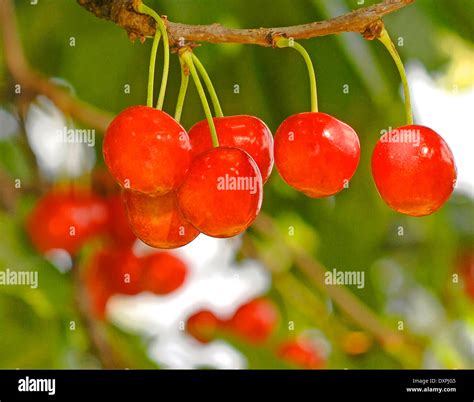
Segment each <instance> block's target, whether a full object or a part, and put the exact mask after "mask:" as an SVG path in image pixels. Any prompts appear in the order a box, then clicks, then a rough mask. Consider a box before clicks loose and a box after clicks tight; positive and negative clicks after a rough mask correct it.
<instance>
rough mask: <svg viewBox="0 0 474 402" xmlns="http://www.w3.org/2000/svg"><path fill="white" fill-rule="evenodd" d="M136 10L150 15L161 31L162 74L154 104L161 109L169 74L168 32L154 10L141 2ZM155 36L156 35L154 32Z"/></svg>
mask: <svg viewBox="0 0 474 402" xmlns="http://www.w3.org/2000/svg"><path fill="white" fill-rule="evenodd" d="M138 12H140V13H142V14H146V15H149V16H150V17H152V18H153V19H154V20H155V21H156V26H157V30H159V31H160V33H161V36H163V50H164V60H163V75H162V77H161V87H160V93H159V94H158V102H157V104H156V108H157V109H159V110H161V109H163V103H164V100H165V94H166V87H167V85H168V74H169V69H170V45H169V39H168V32H167V30H166V26H165V24H164V22H163V20H162V19H161V17H160V16H159V15H158V14H157V13H156V11H155V10H153V9H152V8H150V7H148V6H146V5H145V4H143V3H140V4H139V5H138ZM155 37H156V34H155Z"/></svg>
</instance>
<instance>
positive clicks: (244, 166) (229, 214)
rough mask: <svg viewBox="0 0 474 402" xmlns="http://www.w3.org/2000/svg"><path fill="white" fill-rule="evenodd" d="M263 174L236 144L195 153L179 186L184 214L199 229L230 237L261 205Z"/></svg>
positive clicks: (212, 234) (180, 204)
mask: <svg viewBox="0 0 474 402" xmlns="http://www.w3.org/2000/svg"><path fill="white" fill-rule="evenodd" d="M262 187H263V185H262V177H261V175H260V171H259V170H258V167H257V165H256V163H255V162H254V160H253V159H252V158H251V157H250V156H249V154H247V153H246V152H245V151H243V150H241V149H238V148H229V147H217V148H213V149H211V150H209V151H207V152H205V153H203V154H201V155H199V156H197V157H196V158H195V159H194V160H193V162H192V164H191V167H190V169H189V173H188V176H187V177H186V179H185V180H184V182H183V184H182V186H181V187H180V188H179V190H178V204H179V207H180V208H181V211H182V212H183V215H184V217H185V218H186V219H187V220H188V221H189V222H190V223H191V224H192V225H193V226H194V227H195V228H196V229H198V230H199V231H200V232H203V233H205V234H207V235H209V236H213V237H231V236H235V235H237V234H238V233H240V232H242V231H244V230H245V229H247V228H248V227H249V226H250V225H251V224H252V222H253V221H254V220H255V218H256V217H257V214H258V213H259V211H260V207H261V206H262V196H263V194H262Z"/></svg>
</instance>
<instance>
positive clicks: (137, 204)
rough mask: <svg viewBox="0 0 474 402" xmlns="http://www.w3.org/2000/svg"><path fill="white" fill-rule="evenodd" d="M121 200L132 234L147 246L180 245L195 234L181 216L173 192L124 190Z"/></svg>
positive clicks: (192, 228)
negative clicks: (164, 193)
mask: <svg viewBox="0 0 474 402" xmlns="http://www.w3.org/2000/svg"><path fill="white" fill-rule="evenodd" d="M123 200H124V202H125V206H126V210H127V214H128V219H129V221H130V224H131V226H132V229H133V231H134V233H135V235H136V236H137V237H138V238H139V239H140V240H142V241H143V242H144V243H146V244H148V245H149V246H151V247H156V248H163V249H169V248H177V247H181V246H184V245H185V244H188V243H189V242H191V241H192V240H194V239H195V238H196V237H197V236H198V234H199V232H198V231H197V230H196V229H195V228H194V227H193V226H191V224H190V223H189V222H188V221H186V220H185V219H184V217H183V215H182V213H181V211H180V209H179V208H178V204H177V201H176V194H175V193H174V192H170V193H168V194H166V195H161V196H160V195H156V196H155V195H147V194H140V193H136V192H134V191H127V190H125V191H124V193H123Z"/></svg>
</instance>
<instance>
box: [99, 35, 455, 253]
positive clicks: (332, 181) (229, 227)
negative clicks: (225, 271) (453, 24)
mask: <svg viewBox="0 0 474 402" xmlns="http://www.w3.org/2000/svg"><path fill="white" fill-rule="evenodd" d="M163 34H164V31H163ZM380 40H381V41H382V42H383V43H384V44H385V45H386V46H387V48H388V49H389V50H390V52H391V53H392V56H393V57H394V60H395V61H396V63H397V65H398V66H399V69H400V72H401V73H402V79H403V80H404V83H406V76H405V74H404V69H403V67H402V65H401V60H400V58H399V56H398V54H397V53H396V51H394V47H393V44H392V42H391V40H390V38H389V37H388V33H386V31H384V33H383V34H382V36H381V38H380ZM274 43H275V46H277V47H293V48H294V49H296V50H298V51H299V52H300V53H301V55H302V56H303V57H304V59H305V61H306V64H307V67H308V72H309V77H310V84H311V111H310V112H305V113H298V114H295V115H293V116H290V117H288V118H287V119H286V120H285V121H284V122H283V123H282V124H281V125H280V126H279V127H278V129H277V131H276V134H275V138H273V136H272V133H271V132H270V130H269V128H268V127H267V126H266V124H265V123H264V122H262V121H261V120H260V119H258V118H257V117H254V116H248V115H238V116H226V117H224V116H223V114H222V110H221V109H220V105H219V102H218V100H217V95H216V93H215V90H214V87H213V85H212V83H210V79H209V76H208V75H207V72H205V69H204V67H203V66H202V64H201V63H200V62H199V60H198V59H197V57H196V56H195V55H194V54H191V53H192V52H191V50H190V49H186V48H184V49H182V50H183V51H180V59H181V61H182V64H186V65H187V66H188V68H189V70H190V72H191V74H192V75H193V78H194V81H195V83H196V87H197V88H198V92H199V94H200V96H201V100H202V103H203V107H204V110H205V112H206V120H203V121H201V122H199V123H197V124H195V125H194V126H193V127H192V128H191V129H190V130H189V133H188V132H187V131H186V130H185V129H184V128H183V127H182V126H181V124H180V123H179V121H178V120H179V118H180V116H181V110H182V100H183V98H184V95H185V90H186V88H187V83H186V82H184V81H182V88H183V89H184V92H182V91H180V96H179V97H178V105H179V106H178V105H177V113H176V114H175V117H176V119H175V118H173V117H171V116H170V115H168V114H167V113H166V112H164V111H162V110H160V109H161V107H157V108H156V109H155V108H153V107H151V103H150V99H151V100H152V98H153V96H152V95H153V93H152V85H151V86H149V94H148V98H149V99H148V100H149V101H148V102H147V105H148V106H133V107H130V108H128V109H126V110H124V111H123V112H121V113H120V114H119V115H118V116H116V118H115V119H114V120H113V121H112V123H111V124H110V126H109V127H108V129H107V131H106V133H105V138H104V143H103V154H104V159H105V162H106V164H107V166H108V168H109V171H110V172H111V173H112V175H113V177H114V178H115V179H116V181H117V182H118V183H119V184H120V186H121V187H122V188H123V189H124V193H123V199H124V202H125V205H126V209H127V213H128V217H129V220H130V223H131V226H132V228H133V231H134V233H135V234H136V236H137V237H138V238H140V239H141V240H143V241H144V242H145V243H147V244H149V245H151V246H153V247H157V248H165V249H166V248H175V247H180V246H183V245H185V244H187V243H189V242H190V241H192V240H193V239H194V238H195V237H196V236H198V234H199V233H204V234H207V235H209V236H213V237H222V238H224V237H231V236H235V235H237V234H239V233H241V232H243V231H244V230H246V229H247V228H248V227H249V226H250V225H251V224H252V222H253V221H254V220H255V218H256V217H257V215H258V213H259V211H260V208H261V205H262V196H263V185H264V184H265V182H266V181H267V180H268V178H269V176H270V173H271V171H272V168H273V163H274V161H275V164H276V167H277V169H278V171H279V173H280V175H281V177H282V178H283V180H284V181H285V182H286V183H287V184H288V185H290V186H291V187H293V188H295V189H296V190H298V191H301V192H303V193H304V194H306V195H307V196H309V197H312V198H322V197H329V196H333V195H335V194H337V193H339V192H340V191H341V190H342V189H344V188H347V187H348V184H349V181H350V180H351V178H352V177H353V175H354V174H355V172H356V169H357V166H358V164H359V159H360V143H359V138H358V136H357V133H356V132H355V131H354V130H353V129H352V128H351V127H350V126H348V125H347V124H345V123H343V122H342V121H340V120H338V119H336V118H335V117H333V116H330V115H328V114H325V113H321V112H318V108H317V92H316V79H315V74H314V68H313V65H312V62H311V58H310V57H309V55H308V53H307V52H306V50H305V49H304V48H303V47H302V46H301V45H299V44H298V43H296V42H294V41H291V40H289V39H287V38H283V37H275V38H274ZM165 52H166V50H165ZM194 62H195V63H196V66H197V67H198V69H199V70H200V72H201V75H202V76H203V77H204V78H205V81H206V82H207V85H208V91H209V93H210V95H211V98H212V99H213V103H214V109H215V111H216V114H217V116H216V117H214V118H213V117H212V115H211V113H210V109H209V105H208V103H207V99H206V96H205V94H204V90H203V89H202V86H201V84H200V80H199V76H198V74H197V70H196V69H195V66H194ZM167 67H168V66H166V68H165V67H164V77H165V81H166V78H167ZM165 71H166V74H165ZM183 72H184V70H183ZM185 76H186V75H185V74H184V73H183V75H182V77H185ZM151 83H152V80H151ZM183 84H184V85H183ZM405 89H406V93H405V94H406V109H407V120H408V122H409V124H408V125H406V126H403V127H400V128H398V129H395V130H391V131H390V132H388V133H386V134H385V135H383V136H382V137H381V138H380V139H379V141H378V142H377V145H376V146H375V149H374V152H373V155H372V174H373V177H374V181H375V184H376V186H377V189H378V191H379V193H380V195H381V197H382V199H383V200H384V201H385V202H386V203H387V204H388V205H389V206H390V207H391V208H393V209H394V210H396V211H398V212H401V213H404V214H408V215H412V216H424V215H429V214H431V213H433V212H435V211H436V210H437V209H439V208H440V207H441V206H442V205H443V204H444V203H445V202H446V200H447V199H448V198H449V196H450V195H451V193H452V191H453V188H454V184H455V181H456V167H455V163H454V158H453V155H452V153H451V150H450V149H449V147H448V145H447V144H446V142H445V141H444V140H443V139H442V138H441V137H440V136H439V135H438V134H437V133H436V132H434V131H433V130H431V129H429V128H427V127H424V126H419V125H415V124H412V120H413V118H412V115H411V108H410V101H409V92H408V85H407V84H406V85H405ZM164 90H166V85H162V88H161V90H160V95H162V94H164ZM181 95H183V96H181ZM160 98H162V96H160ZM180 100H181V103H180V102H179V101H180ZM159 104H160V105H162V102H160V103H159Z"/></svg>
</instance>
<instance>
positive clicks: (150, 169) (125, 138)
mask: <svg viewBox="0 0 474 402" xmlns="http://www.w3.org/2000/svg"><path fill="white" fill-rule="evenodd" d="M190 148H191V145H190V143H189V137H188V134H187V133H186V130H185V129H184V128H183V127H182V126H181V125H180V124H179V123H178V122H177V121H176V120H174V119H173V118H172V117H171V116H169V115H168V114H166V113H165V112H163V111H161V110H157V109H153V108H150V107H146V106H133V107H130V108H128V109H125V110H124V111H123V112H122V113H120V114H119V115H118V116H117V117H116V118H115V119H114V120H113V121H112V123H111V124H110V126H109V127H108V129H107V131H106V133H105V138H104V147H103V153H104V159H105V162H106V164H107V166H108V168H109V170H110V172H111V173H112V175H113V176H114V177H115V179H116V180H117V181H118V183H119V184H120V185H121V186H122V187H124V188H130V189H132V190H136V191H140V192H143V193H160V194H166V193H167V192H169V191H171V190H173V189H175V188H176V187H177V186H178V185H179V184H180V183H181V181H182V180H183V178H184V176H185V175H186V172H187V170H188V168H189V163H190V160H191V152H190Z"/></svg>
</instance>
